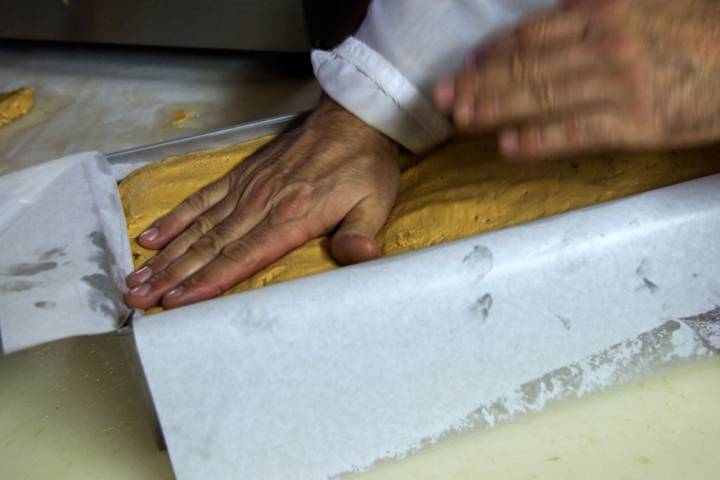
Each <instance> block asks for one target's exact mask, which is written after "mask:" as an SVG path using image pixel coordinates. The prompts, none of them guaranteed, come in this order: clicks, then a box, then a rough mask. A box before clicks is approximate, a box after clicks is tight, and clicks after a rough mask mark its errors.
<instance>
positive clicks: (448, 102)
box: [435, 78, 455, 111]
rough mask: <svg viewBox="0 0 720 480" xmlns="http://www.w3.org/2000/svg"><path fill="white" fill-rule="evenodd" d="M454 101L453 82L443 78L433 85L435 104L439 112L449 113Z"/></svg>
mask: <svg viewBox="0 0 720 480" xmlns="http://www.w3.org/2000/svg"><path fill="white" fill-rule="evenodd" d="M454 101H455V80H454V79H452V78H443V79H441V80H440V81H438V82H437V85H435V103H436V104H437V107H438V108H439V109H440V110H443V111H449V110H450V108H452V104H453V102H454Z"/></svg>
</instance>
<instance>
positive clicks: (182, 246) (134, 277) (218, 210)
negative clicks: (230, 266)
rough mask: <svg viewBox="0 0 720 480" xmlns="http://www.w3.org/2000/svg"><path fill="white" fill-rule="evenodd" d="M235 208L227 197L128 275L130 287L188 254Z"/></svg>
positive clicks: (142, 281) (144, 280)
mask: <svg viewBox="0 0 720 480" xmlns="http://www.w3.org/2000/svg"><path fill="white" fill-rule="evenodd" d="M235 207H236V201H235V199H234V198H231V197H225V199H223V200H222V201H221V202H220V203H218V204H217V205H215V206H214V207H213V208H211V209H210V210H209V211H207V212H206V213H204V214H202V215H200V216H199V217H197V218H196V219H195V220H194V221H193V223H192V224H191V225H190V226H189V227H188V228H187V229H186V230H185V231H184V232H183V233H181V234H180V235H179V236H178V237H176V238H175V239H174V240H172V241H171V242H170V243H169V244H168V245H167V246H166V247H165V248H163V249H162V251H160V252H159V253H158V254H157V255H155V256H154V257H152V258H151V259H150V260H148V261H147V262H145V264H144V265H143V266H141V267H140V268H138V269H137V270H135V271H134V272H133V273H131V274H130V275H128V277H127V285H128V287H130V288H134V287H137V286H138V285H140V284H141V283H144V282H146V281H147V280H148V279H149V278H150V277H152V275H153V273H157V272H160V271H162V270H164V269H165V268H167V266H168V265H170V263H172V262H173V261H175V260H176V259H177V258H179V257H180V256H181V255H183V254H184V253H185V252H187V251H188V249H189V248H190V246H191V245H192V244H193V243H195V242H196V241H197V240H198V239H200V238H201V237H202V236H203V235H205V234H206V233H207V232H209V231H210V230H211V229H212V228H213V227H215V225H217V224H219V223H220V222H222V221H223V220H225V218H227V217H228V216H229V215H230V214H231V213H232V212H233V210H234V209H235Z"/></svg>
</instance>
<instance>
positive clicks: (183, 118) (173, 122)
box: [167, 110, 200, 128]
mask: <svg viewBox="0 0 720 480" xmlns="http://www.w3.org/2000/svg"><path fill="white" fill-rule="evenodd" d="M199 116H200V115H198V113H197V112H193V111H192V110H175V111H173V112H172V113H171V114H170V121H169V122H168V123H167V127H176V128H182V127H184V126H185V124H186V123H187V122H188V120H192V119H193V118H197V117H199Z"/></svg>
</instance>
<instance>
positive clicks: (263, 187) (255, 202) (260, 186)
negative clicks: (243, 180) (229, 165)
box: [245, 175, 279, 208]
mask: <svg viewBox="0 0 720 480" xmlns="http://www.w3.org/2000/svg"><path fill="white" fill-rule="evenodd" d="M278 183H279V182H278V181H277V180H276V179H275V178H273V177H269V176H266V175H260V176H258V177H256V179H255V180H254V181H253V182H251V183H250V185H249V186H248V188H247V190H246V194H245V201H246V202H247V204H248V205H249V206H250V207H251V208H262V207H264V206H265V205H267V203H268V202H269V201H270V199H271V198H272V197H273V195H274V194H275V192H276V191H277V187H278Z"/></svg>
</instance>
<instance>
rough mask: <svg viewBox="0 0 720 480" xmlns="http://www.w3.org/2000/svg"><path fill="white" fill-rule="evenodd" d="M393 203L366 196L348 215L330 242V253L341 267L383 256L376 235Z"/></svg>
mask: <svg viewBox="0 0 720 480" xmlns="http://www.w3.org/2000/svg"><path fill="white" fill-rule="evenodd" d="M391 208H392V202H382V201H379V200H377V199H374V198H371V197H366V198H365V199H363V200H362V201H360V202H359V203H358V204H357V205H355V207H354V208H353V209H352V210H351V211H350V213H348V215H347V216H346V217H345V219H344V220H343V222H342V224H341V225H340V228H339V229H338V230H337V232H335V235H333V238H332V241H331V242H330V252H331V253H332V256H333V258H335V260H336V261H337V262H338V263H340V264H341V265H349V264H353V263H359V262H365V261H367V260H372V259H374V258H377V257H379V256H380V254H381V252H380V247H379V246H378V244H377V243H376V242H375V235H377V233H378V232H379V231H380V229H381V228H382V226H383V225H384V224H385V221H386V220H387V217H388V215H389V214H390V209H391Z"/></svg>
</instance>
